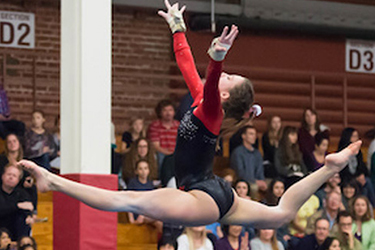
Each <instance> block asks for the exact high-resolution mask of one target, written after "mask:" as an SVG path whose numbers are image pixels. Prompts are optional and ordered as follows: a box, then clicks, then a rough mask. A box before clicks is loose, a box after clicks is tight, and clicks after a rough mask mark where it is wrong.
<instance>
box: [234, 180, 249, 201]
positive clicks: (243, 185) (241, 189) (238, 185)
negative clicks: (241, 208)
mask: <svg viewBox="0 0 375 250" xmlns="http://www.w3.org/2000/svg"><path fill="white" fill-rule="evenodd" d="M234 188H235V190H236V193H237V194H238V196H239V197H241V198H243V199H248V200H251V198H250V194H251V192H250V184H249V183H248V182H247V181H246V180H242V179H240V180H237V181H236V182H235V183H234Z"/></svg>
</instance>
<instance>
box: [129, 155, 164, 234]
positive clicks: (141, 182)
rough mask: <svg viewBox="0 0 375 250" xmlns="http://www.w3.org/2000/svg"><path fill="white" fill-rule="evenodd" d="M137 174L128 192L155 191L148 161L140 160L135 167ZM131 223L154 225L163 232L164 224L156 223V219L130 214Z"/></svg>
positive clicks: (130, 183) (131, 180)
mask: <svg viewBox="0 0 375 250" xmlns="http://www.w3.org/2000/svg"><path fill="white" fill-rule="evenodd" d="M135 166H136V167H135V174H136V177H134V178H132V179H130V181H129V184H128V190H135V191H147V190H153V189H154V185H153V184H152V182H151V181H150V180H149V174H150V168H149V165H148V162H147V161H146V160H139V161H138V162H137V163H136V165H135ZM128 216H129V222H130V223H131V224H145V223H146V224H152V225H154V226H155V228H156V229H158V231H159V232H162V231H163V230H162V228H163V223H162V222H161V221H156V220H154V219H151V218H148V217H146V216H143V215H137V214H133V213H130V212H129V213H128Z"/></svg>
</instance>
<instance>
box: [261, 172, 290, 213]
mask: <svg viewBox="0 0 375 250" xmlns="http://www.w3.org/2000/svg"><path fill="white" fill-rule="evenodd" d="M284 191H285V185H284V182H283V181H282V180H281V179H280V178H276V179H273V180H272V181H271V183H270V185H269V186H268V189H267V191H266V195H265V197H264V200H263V203H264V204H266V205H268V206H277V204H278V203H279V200H280V198H281V196H282V195H283V194H284Z"/></svg>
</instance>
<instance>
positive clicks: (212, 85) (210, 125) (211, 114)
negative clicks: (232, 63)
mask: <svg viewBox="0 0 375 250" xmlns="http://www.w3.org/2000/svg"><path fill="white" fill-rule="evenodd" d="M222 67H223V63H222V62H217V61H214V60H212V59H211V61H210V63H209V65H208V67H207V73H206V83H205V85H204V94H203V101H202V102H201V103H200V104H199V105H198V107H197V108H196V109H195V110H194V115H195V116H197V117H198V119H199V120H201V121H202V122H203V124H204V125H205V126H206V128H207V129H208V130H209V131H210V132H211V133H213V134H215V135H218V134H219V133H220V127H221V123H222V121H223V116H224V115H223V110H222V107H221V100H220V92H219V80H220V75H221V71H222Z"/></svg>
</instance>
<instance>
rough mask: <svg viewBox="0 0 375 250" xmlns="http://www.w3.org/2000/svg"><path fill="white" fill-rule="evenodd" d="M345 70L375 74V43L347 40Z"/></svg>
mask: <svg viewBox="0 0 375 250" xmlns="http://www.w3.org/2000/svg"><path fill="white" fill-rule="evenodd" d="M345 50H346V53H345V54H346V55H345V61H346V62H345V65H346V66H345V68H346V69H345V70H346V71H348V72H357V73H369V74H375V42H374V41H364V40H349V39H348V40H346V49H345Z"/></svg>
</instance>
